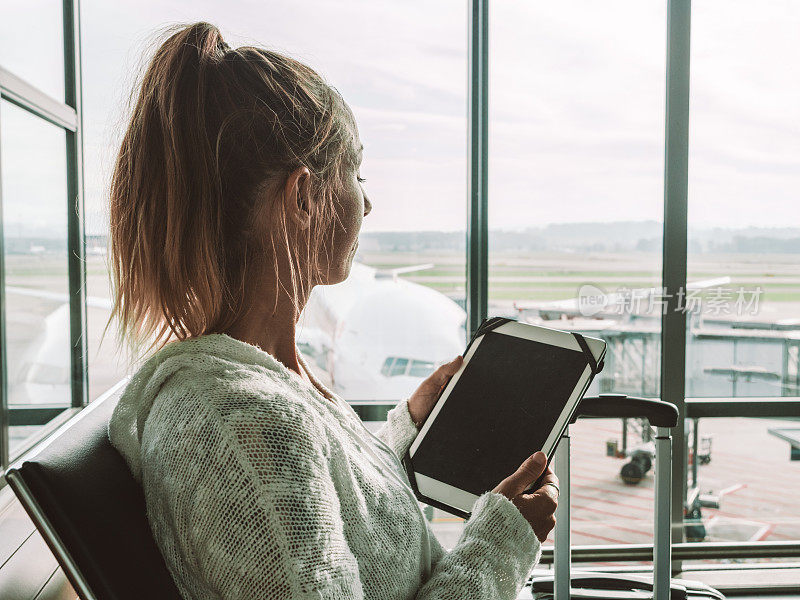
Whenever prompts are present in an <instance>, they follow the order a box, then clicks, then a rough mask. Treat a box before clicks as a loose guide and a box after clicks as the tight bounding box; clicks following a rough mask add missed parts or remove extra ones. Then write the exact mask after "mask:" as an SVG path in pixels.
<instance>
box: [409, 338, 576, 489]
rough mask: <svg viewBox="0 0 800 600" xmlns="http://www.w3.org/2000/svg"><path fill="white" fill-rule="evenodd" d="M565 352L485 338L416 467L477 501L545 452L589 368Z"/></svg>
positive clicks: (423, 443)
mask: <svg viewBox="0 0 800 600" xmlns="http://www.w3.org/2000/svg"><path fill="white" fill-rule="evenodd" d="M586 364H587V362H586V358H585V356H584V355H583V353H582V352H580V351H578V350H568V349H567V348H562V347H560V346H551V345H549V344H543V343H541V342H535V341H533V340H528V339H523V338H519V337H516V336H510V335H505V334H502V333H495V332H489V333H486V334H484V336H483V339H482V340H481V343H480V344H479V345H478V347H477V348H476V350H475V353H474V354H473V355H472V358H471V359H470V361H469V363H468V364H467V366H466V367H465V368H464V371H463V372H462V373H461V377H460V378H459V379H458V382H457V383H456V385H455V388H454V389H453V390H452V391H451V392H450V394H449V396H448V398H447V399H446V401H445V403H444V406H442V408H441V410H440V411H439V413H438V414H437V415H436V419H435V421H434V422H433V423H431V426H430V429H429V430H428V432H427V434H426V435H425V437H424V438H423V440H422V441H421V442H420V445H419V447H418V448H417V451H416V452H415V453H414V456H413V464H414V470H415V471H416V472H417V473H422V474H423V475H427V476H428V477H432V478H434V479H437V480H439V481H443V482H444V483H447V484H449V485H452V486H455V487H457V488H459V489H462V490H465V491H467V492H470V493H472V494H475V495H476V496H480V495H481V494H482V493H483V492H486V491H488V490H491V489H493V488H494V487H495V486H496V485H497V484H498V483H500V481H501V480H503V479H505V478H506V477H507V476H509V475H511V474H512V473H513V472H514V471H516V470H517V468H518V467H519V465H520V464H521V463H522V461H523V460H524V459H526V458H527V457H528V456H530V455H531V454H533V453H534V452H535V451H536V450H540V449H542V447H543V446H544V443H545V441H546V440H547V437H548V436H549V435H550V432H551V430H552V429H553V426H554V425H555V423H556V421H557V420H558V417H559V415H560V414H561V411H562V410H564V406H565V405H566V403H567V400H568V399H569V397H570V396H571V395H572V391H573V390H574V389H575V385H576V384H577V383H578V380H579V379H580V376H581V374H582V373H583V371H584V369H585V367H586Z"/></svg>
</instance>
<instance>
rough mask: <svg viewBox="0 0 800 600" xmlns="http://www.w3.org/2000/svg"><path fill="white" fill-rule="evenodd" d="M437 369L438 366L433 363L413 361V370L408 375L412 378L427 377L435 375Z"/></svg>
mask: <svg viewBox="0 0 800 600" xmlns="http://www.w3.org/2000/svg"><path fill="white" fill-rule="evenodd" d="M435 367H436V365H434V364H433V363H432V362H427V361H423V360H413V361H411V368H410V369H409V370H408V374H409V375H411V376H412V377H427V376H428V375H430V374H431V373H433V370H434V368H435Z"/></svg>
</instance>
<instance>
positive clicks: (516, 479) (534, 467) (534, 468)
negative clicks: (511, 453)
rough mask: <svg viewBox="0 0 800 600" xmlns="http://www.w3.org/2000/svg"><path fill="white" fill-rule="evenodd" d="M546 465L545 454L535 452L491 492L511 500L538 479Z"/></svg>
mask: <svg viewBox="0 0 800 600" xmlns="http://www.w3.org/2000/svg"><path fill="white" fill-rule="evenodd" d="M546 464H547V456H545V453H544V452H537V453H536V454H533V455H532V456H529V457H528V458H526V459H525V461H524V462H523V463H522V464H521V465H520V466H519V468H518V469H517V470H516V471H514V473H512V474H511V475H509V476H508V477H506V478H505V479H503V481H501V482H500V483H499V484H497V487H495V488H494V490H492V491H494V492H498V493H500V494H503V495H504V496H505V497H506V498H508V499H509V500H511V499H513V498H514V497H515V496H516V495H517V494H521V493H522V492H523V491H524V490H525V489H527V488H528V487H530V486H531V484H532V483H533V482H534V481H536V480H537V479H538V478H539V475H541V474H542V471H544V467H545V465H546Z"/></svg>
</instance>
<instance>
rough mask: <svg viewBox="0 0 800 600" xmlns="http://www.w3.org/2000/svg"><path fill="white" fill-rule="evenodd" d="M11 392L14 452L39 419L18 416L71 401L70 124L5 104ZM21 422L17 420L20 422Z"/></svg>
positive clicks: (0, 138) (1, 139) (2, 142)
mask: <svg viewBox="0 0 800 600" xmlns="http://www.w3.org/2000/svg"><path fill="white" fill-rule="evenodd" d="M0 119H2V121H0V147H2V156H0V158H1V159H2V164H0V171H1V172H2V175H3V179H2V186H3V187H2V198H3V205H2V206H3V215H2V223H3V238H4V250H5V252H4V257H3V258H4V271H5V290H4V297H5V342H4V344H3V350H4V353H5V354H6V358H5V362H6V374H7V375H6V377H7V381H6V394H7V396H6V397H7V401H8V406H9V412H10V414H11V415H14V416H15V419H14V421H12V423H11V425H12V426H11V427H10V438H9V450H10V453H11V454H12V455H13V454H15V453H16V452H17V450H18V449H19V448H20V447H21V446H22V445H23V444H24V443H25V441H26V439H27V438H29V437H30V435H31V434H33V433H35V432H36V431H37V430H38V429H39V427H40V426H41V425H43V424H44V423H37V424H23V421H22V420H17V419H16V415H25V414H29V412H30V411H29V409H30V408H32V407H35V406H47V407H48V408H49V410H50V412H49V414H51V415H54V416H55V414H57V413H58V412H60V411H61V410H64V409H66V408H69V407H70V405H71V391H70V380H71V378H70V370H69V364H70V362H69V361H70V340H69V305H68V304H67V303H66V298H67V292H68V278H67V236H66V233H67V211H66V208H65V205H66V198H67V190H66V185H67V164H66V154H65V152H64V147H65V140H64V130H63V129H61V128H60V127H56V126H55V125H52V124H50V123H47V122H46V121H44V120H42V119H40V118H38V117H36V116H34V115H32V114H30V113H28V112H27V111H25V110H23V109H22V108H19V107H18V106H15V105H14V104H11V103H10V102H8V101H6V100H3V101H2V104H1V105H0ZM16 423H19V424H16Z"/></svg>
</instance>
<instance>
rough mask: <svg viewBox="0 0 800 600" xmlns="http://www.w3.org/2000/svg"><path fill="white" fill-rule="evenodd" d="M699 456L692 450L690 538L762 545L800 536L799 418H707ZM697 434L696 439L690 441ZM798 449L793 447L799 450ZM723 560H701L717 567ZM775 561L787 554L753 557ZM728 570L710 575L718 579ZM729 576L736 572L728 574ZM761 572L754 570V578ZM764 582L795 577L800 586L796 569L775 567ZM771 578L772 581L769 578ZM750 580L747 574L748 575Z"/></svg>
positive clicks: (701, 429) (702, 427) (701, 428)
mask: <svg viewBox="0 0 800 600" xmlns="http://www.w3.org/2000/svg"><path fill="white" fill-rule="evenodd" d="M697 431H698V443H697V445H698V452H697V456H698V459H699V460H698V461H697V467H696V469H695V467H694V460H693V458H692V454H693V453H692V454H690V459H689V460H690V466H689V469H690V471H689V486H690V487H695V486H696V487H697V488H698V490H699V492H700V495H699V497H698V501H697V502H695V504H694V505H693V506H692V507H691V509H692V511H693V514H692V515H691V517H692V518H693V519H694V521H693V523H691V526H690V527H687V530H686V531H687V534H688V533H693V534H694V535H693V538H692V539H691V540H690V541H708V542H760V541H767V542H772V541H784V542H785V541H787V540H798V539H800V503H798V502H797V501H796V499H797V497H798V494H800V453H798V449H800V422H798V421H797V419H796V418H795V419H724V418H720V419H701V420H700V421H699V426H698V429H697ZM691 440H692V437H691V436H690V441H691ZM793 449H794V450H793ZM715 562H717V561H701V562H698V563H695V564H694V565H693V568H699V567H698V566H697V565H706V566H707V568H709V569H713V568H714V563H715ZM743 562H746V563H753V562H761V563H772V564H774V565H775V566H776V567H778V566H780V563H782V562H784V563H785V562H795V563H796V561H795V560H794V559H792V560H785V559H757V560H756V559H753V560H747V561H743ZM724 575H725V574H724V573H716V574H714V573H709V574H708V575H707V576H706V577H705V578H706V579H707V580H708V581H709V582H711V583H712V584H713V583H715V582H716V583H719V582H721V581H723V579H722V577H723V576H724ZM727 577H730V575H727ZM754 577H755V576H754V575H753V574H752V572H750V574H749V575H748V577H747V578H748V579H752V578H754ZM759 577H761V578H762V579H759V581H770V582H772V583H779V582H784V583H785V582H786V581H787V577H788V578H789V580H790V581H791V582H792V583H794V584H797V583H798V579H800V577H799V576H798V572H797V569H794V570H793V571H792V570H790V569H784V570H783V571H782V572H777V571H776V572H774V573H773V572H769V573H768V574H765V575H760V576H759ZM767 577H768V579H766V578H767ZM743 579H744V578H743Z"/></svg>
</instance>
